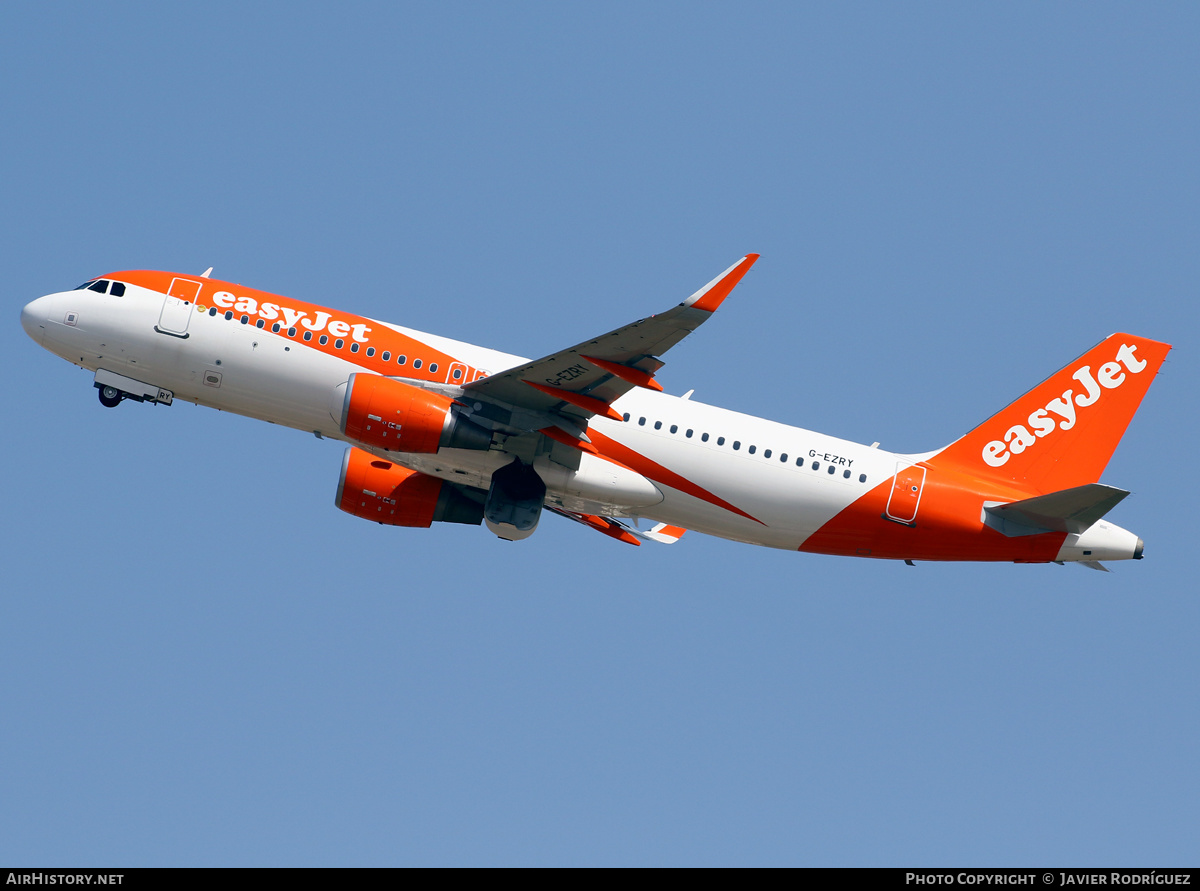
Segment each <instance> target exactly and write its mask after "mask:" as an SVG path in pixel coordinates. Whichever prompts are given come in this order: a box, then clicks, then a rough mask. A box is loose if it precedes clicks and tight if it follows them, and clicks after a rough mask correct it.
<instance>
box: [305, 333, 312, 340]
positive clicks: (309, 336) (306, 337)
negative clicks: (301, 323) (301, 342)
mask: <svg viewBox="0 0 1200 891" xmlns="http://www.w3.org/2000/svg"><path fill="white" fill-rule="evenodd" d="M304 339H305V340H312V332H311V331H305V332H304Z"/></svg>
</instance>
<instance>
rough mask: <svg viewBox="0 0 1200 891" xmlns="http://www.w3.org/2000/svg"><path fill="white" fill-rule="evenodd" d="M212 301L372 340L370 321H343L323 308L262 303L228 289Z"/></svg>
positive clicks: (267, 318)
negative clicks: (361, 322)
mask: <svg viewBox="0 0 1200 891" xmlns="http://www.w3.org/2000/svg"><path fill="white" fill-rule="evenodd" d="M212 302H213V303H214V304H215V305H216V306H219V307H221V308H222V309H231V310H233V311H234V312H241V313H245V314H246V315H249V316H258V317H259V318H261V319H264V320H265V321H268V322H273V321H275V320H276V319H279V320H280V324H282V325H283V326H284V327H286V328H295V327H296V326H297V325H301V326H303V327H305V328H307V329H308V330H309V331H312V332H314V333H315V332H317V331H322V330H324V331H328V332H329V333H330V334H331V335H332V336H334V337H352V338H353V339H354V340H356V341H358V342H359V343H366V342H367V341H368V340H370V338H369V337H367V332H368V331H370V330H371V329H370V328H369V327H368V326H367V325H364V324H351V323H349V322H343V321H342V320H341V319H335V318H334V317H333V314H332V313H328V312H325V311H324V310H317V311H316V312H314V313H313V314H312V315H311V316H310V315H309V314H308V311H307V310H303V309H293V308H292V307H290V306H284V305H283V304H282V303H271V302H268V301H265V300H264V301H263V302H262V303H259V302H258V301H257V300H255V299H254V298H253V297H239V296H237V295H236V294H231V293H230V292H229V291H217V293H215V294H213V295H212Z"/></svg>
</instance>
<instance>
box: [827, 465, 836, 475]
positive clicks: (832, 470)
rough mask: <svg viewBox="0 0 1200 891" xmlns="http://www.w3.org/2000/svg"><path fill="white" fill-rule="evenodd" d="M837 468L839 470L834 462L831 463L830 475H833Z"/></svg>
mask: <svg viewBox="0 0 1200 891" xmlns="http://www.w3.org/2000/svg"><path fill="white" fill-rule="evenodd" d="M836 470H837V468H836V467H834V466H833V465H832V464H830V465H829V475H830V476H833V474H834V472H835V471H836Z"/></svg>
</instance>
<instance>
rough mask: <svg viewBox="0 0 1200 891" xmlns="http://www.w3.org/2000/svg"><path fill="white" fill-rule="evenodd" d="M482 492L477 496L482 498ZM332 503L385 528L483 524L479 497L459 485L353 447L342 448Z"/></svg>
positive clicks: (481, 502) (481, 505) (481, 504)
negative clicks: (472, 495)
mask: <svg viewBox="0 0 1200 891" xmlns="http://www.w3.org/2000/svg"><path fill="white" fill-rule="evenodd" d="M482 494H483V493H482V492H480V495H481V496H482ZM334 504H336V505H337V506H338V508H339V509H340V510H344V511H345V512H346V513H348V514H353V515H354V516H356V517H362V518H363V519H364V520H374V521H375V522H376V523H383V524H384V525H385V526H422V527H428V526H431V525H432V524H434V523H465V524H467V525H470V526H478V525H479V524H480V523H481V522H483V501H482V498H481V499H480V500H479V501H474V500H472V499H471V498H469V497H468V496H466V495H465V494H463V492H462V490H460V489H459V488H458V487H457V486H454V485H451V484H450V483H447V482H445V481H444V480H440V479H438V478H437V477H433V476H429V475H427V474H424V473H420V472H419V471H416V470H409V469H408V468H407V467H401V466H400V465H399V464H393V463H392V462H391V461H384V460H383V459H382V458H376V457H374V456H373V455H370V454H368V453H367V452H364V451H363V450H362V449H356V448H354V447H353V446H351V447H350V448H348V449H346V456H345V457H344V458H343V459H342V474H341V477H340V478H339V479H338V487H337V496H336V497H335V499H334Z"/></svg>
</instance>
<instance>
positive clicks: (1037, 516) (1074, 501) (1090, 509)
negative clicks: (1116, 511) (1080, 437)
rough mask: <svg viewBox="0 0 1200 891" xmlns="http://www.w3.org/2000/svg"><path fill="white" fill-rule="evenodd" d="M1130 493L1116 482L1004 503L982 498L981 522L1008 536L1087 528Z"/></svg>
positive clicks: (1090, 485)
mask: <svg viewBox="0 0 1200 891" xmlns="http://www.w3.org/2000/svg"><path fill="white" fill-rule="evenodd" d="M1128 494H1129V493H1128V492H1126V491H1125V490H1124V489H1118V488H1116V487H1115V486H1104V485H1101V484H1100V483H1089V484H1088V485H1086V486H1075V487H1074V488H1072V489H1063V490H1062V491H1061V492H1051V493H1050V494H1049V495H1038V496H1037V497H1036V498H1026V499H1024V500H1022V501H1011V502H1009V503H1007V504H995V503H991V502H985V503H984V506H983V517H982V518H981V519H982V520H983V522H984V523H985V524H986V525H988V526H990V527H992V528H993V529H995V530H996V531H997V532H999V533H1001V534H1003V535H1007V536H1009V537H1010V538H1011V537H1013V536H1018V535H1036V534H1038V533H1040V532H1074V533H1081V532H1085V531H1087V530H1088V529H1089V528H1090V527H1091V526H1092V524H1093V523H1095V522H1096V521H1097V520H1099V519H1100V518H1101V517H1103V516H1104V515H1105V514H1106V513H1108V512H1109V511H1110V510H1112V509H1113V508H1114V507H1116V506H1117V504H1119V503H1120V501H1121V500H1122V499H1123V498H1124V497H1125V496H1126V495H1128Z"/></svg>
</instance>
